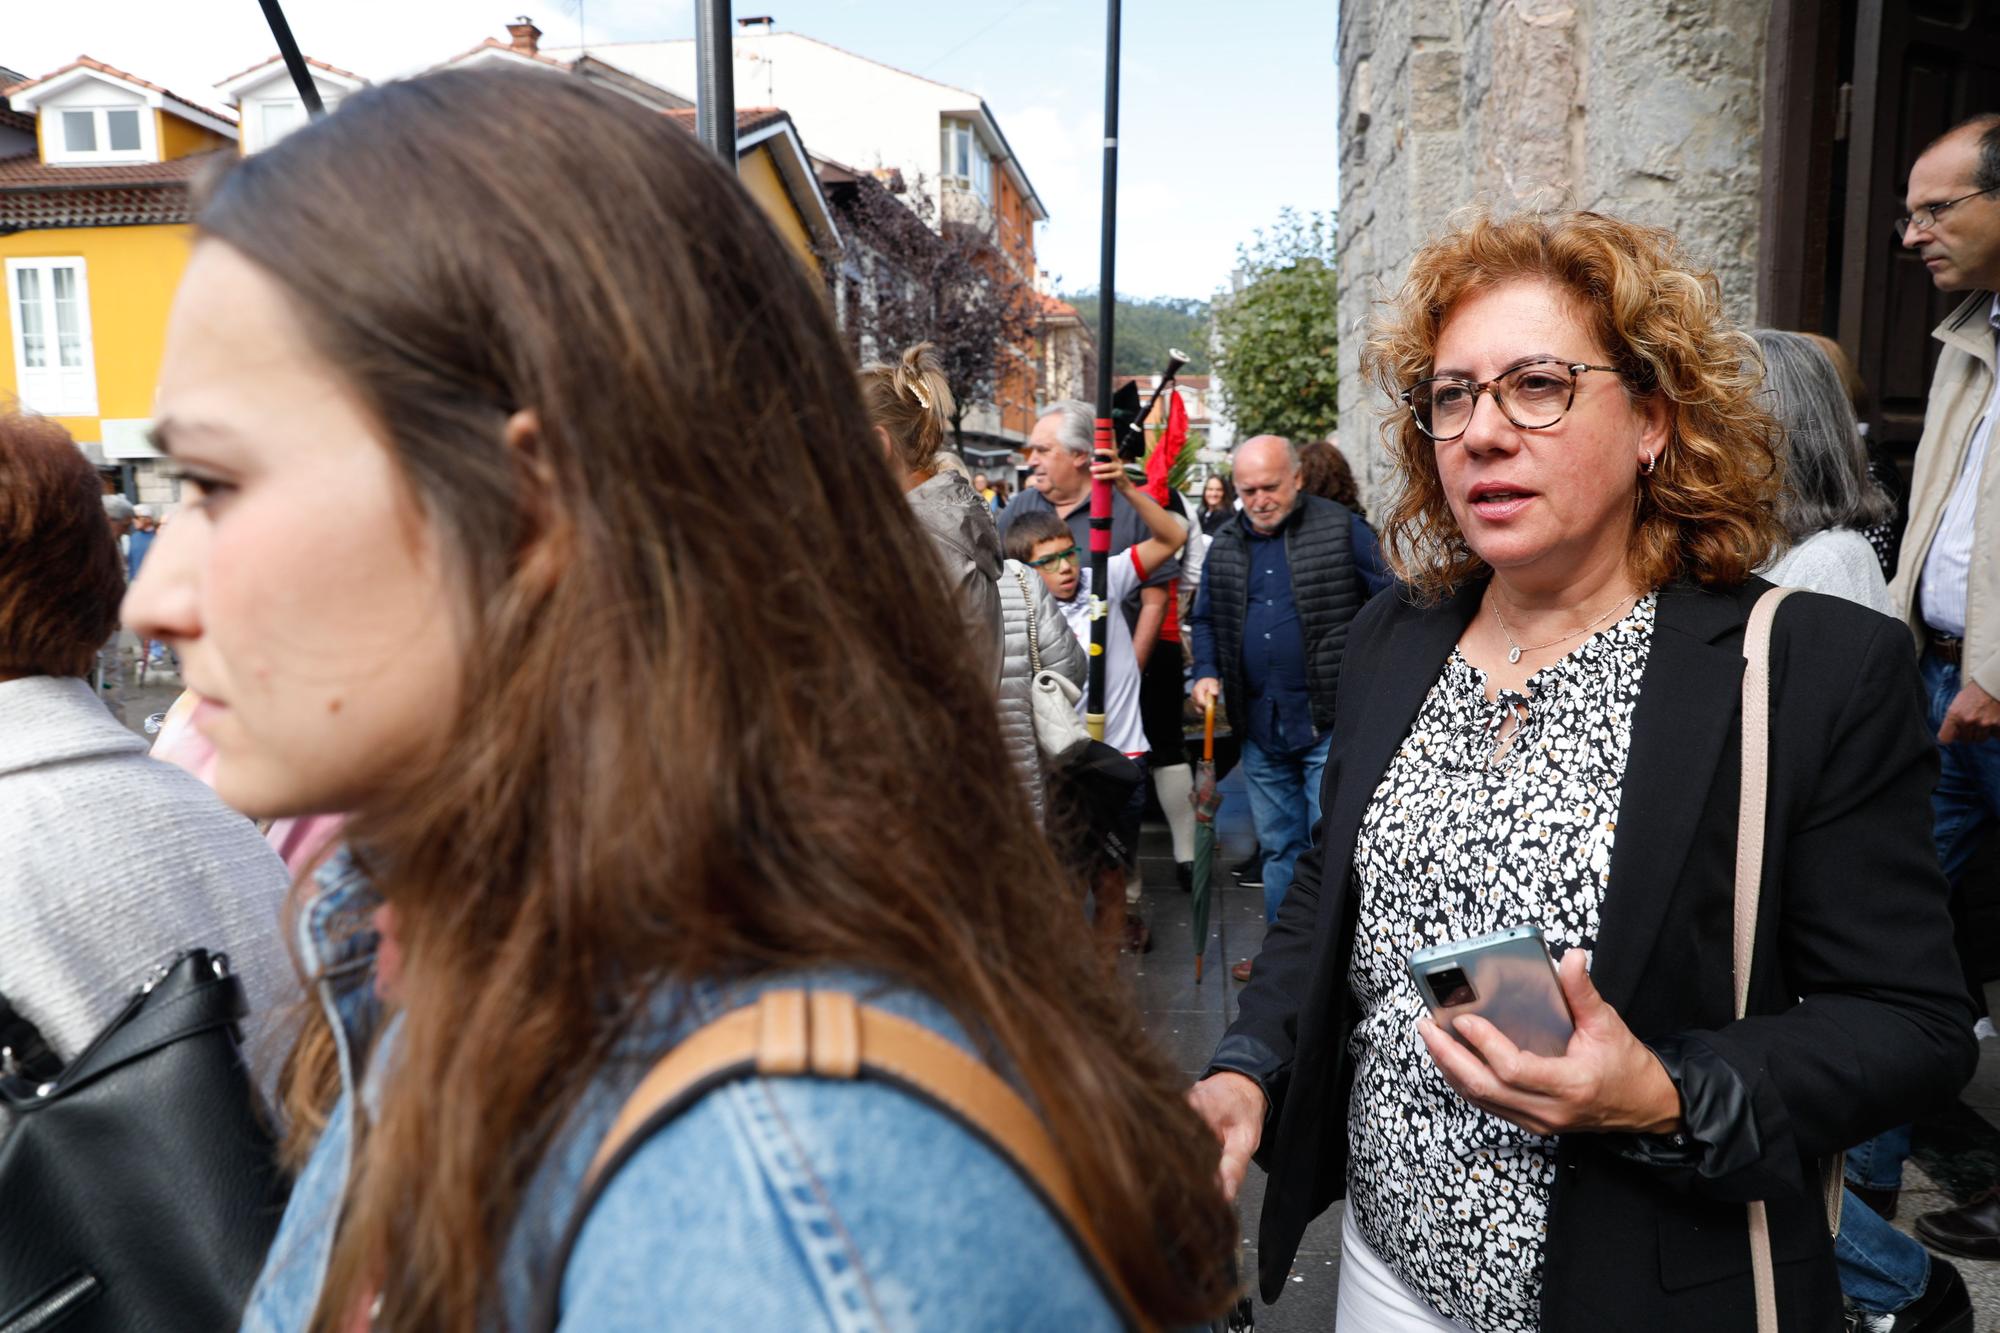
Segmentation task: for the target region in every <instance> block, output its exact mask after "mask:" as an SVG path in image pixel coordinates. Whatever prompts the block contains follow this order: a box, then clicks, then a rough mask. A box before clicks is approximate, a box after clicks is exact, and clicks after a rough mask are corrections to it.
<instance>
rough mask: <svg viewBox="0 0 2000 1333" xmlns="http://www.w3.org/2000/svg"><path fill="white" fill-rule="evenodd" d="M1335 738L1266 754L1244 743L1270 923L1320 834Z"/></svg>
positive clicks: (1265, 915)
mask: <svg viewBox="0 0 2000 1333" xmlns="http://www.w3.org/2000/svg"><path fill="white" fill-rule="evenodd" d="M1332 743H1333V736H1332V734H1331V733H1329V734H1327V735H1325V736H1321V737H1320V738H1319V739H1318V740H1317V741H1314V742H1313V743H1312V744H1311V745H1308V746H1306V747H1305V748H1304V749H1302V750H1266V749H1265V748H1264V747H1263V746H1261V745H1259V744H1257V743H1256V742H1255V741H1252V740H1245V741H1244V742H1243V776H1244V777H1245V778H1247V779H1248V780H1249V784H1250V821H1251V822H1252V823H1253V824H1255V825H1256V826H1257V842H1258V844H1259V845H1260V846H1262V847H1263V849H1264V921H1265V924H1267V925H1268V924H1270V923H1271V922H1273V921H1276V920H1277V919H1278V904H1280V903H1282V902H1284V901H1285V894H1286V892H1287V891H1288V890H1289V889H1290V888H1291V887H1292V869H1293V867H1294V866H1296V865H1297V864H1298V861H1299V857H1300V855H1301V854H1303V853H1304V852H1305V850H1306V848H1308V847H1310V846H1312V840H1313V837H1314V836H1315V835H1316V834H1317V832H1318V831H1319V786H1320V778H1321V777H1322V776H1323V775H1324V774H1325V772H1326V752H1327V747H1328V746H1330V745H1332Z"/></svg>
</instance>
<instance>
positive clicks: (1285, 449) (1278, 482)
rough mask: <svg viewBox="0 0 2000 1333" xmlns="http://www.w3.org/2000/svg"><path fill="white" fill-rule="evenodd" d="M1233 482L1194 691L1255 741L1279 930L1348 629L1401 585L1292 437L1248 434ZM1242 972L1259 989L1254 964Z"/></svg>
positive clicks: (1315, 812) (1250, 774) (1212, 556)
mask: <svg viewBox="0 0 2000 1333" xmlns="http://www.w3.org/2000/svg"><path fill="white" fill-rule="evenodd" d="M1233 476H1234V478H1235V482H1236V494H1237V495H1238V497H1240V498H1241V500H1242V502H1243V510H1242V512H1241V513H1239V514H1238V515H1237V516H1236V518H1235V520H1234V521H1232V522H1228V523H1224V524H1223V525H1222V526H1221V527H1219V528H1217V529H1216V531H1215V534H1214V537H1213V539H1212V540H1211V542H1210V545H1209V548H1208V554H1207V557H1206V563H1205V566H1204V568H1203V572H1202V580H1201V591H1200V593H1198V594H1197V595H1196V597H1195V603H1194V611H1193V613H1192V614H1191V615H1190V616H1189V617H1188V625H1189V628H1190V629H1191V630H1192V631H1193V634H1194V675H1195V682H1194V689H1193V691H1192V693H1193V697H1194V702H1195V706H1196V707H1198V708H1205V707H1206V706H1207V705H1208V703H1209V701H1210V700H1212V699H1214V698H1215V697H1216V696H1217V695H1218V694H1220V695H1221V696H1222V700H1223V703H1224V705H1225V706H1226V707H1227V709H1228V712H1229V724H1230V726H1231V728H1232V729H1233V730H1234V731H1235V733H1236V735H1237V736H1238V737H1239V738H1240V739H1241V740H1242V743H1243V772H1244V776H1245V777H1246V778H1247V779H1248V781H1249V785H1250V817H1251V820H1252V821H1253V822H1254V823H1255V824H1256V826H1257V841H1258V842H1259V844H1261V845H1262V846H1263V848H1264V856H1265V860H1264V919H1265V921H1266V922H1270V921H1274V920H1276V919H1277V916H1278V904H1279V903H1281V902H1283V901H1284V899H1285V892H1286V890H1288V889H1290V888H1291V886H1292V867H1293V866H1294V865H1295V864H1296V863H1297V862H1298V859H1299V855H1300V853H1302V852H1304V851H1305V849H1306V848H1307V847H1309V846H1310V845H1311V843H1312V837H1313V832H1314V830H1315V829H1316V828H1317V827H1318V826H1319V788H1320V775H1321V773H1322V772H1323V771H1324V770H1325V768H1326V750H1327V743H1328V741H1329V740H1330V739H1331V732H1332V729H1333V702H1334V695H1335V693H1336V692H1337V691H1338V690H1339V688H1340V657H1341V651H1342V650H1343V649H1344V648H1345V647H1346V645H1347V625H1348V622H1349V621H1351V620H1353V619H1354V616H1355V613H1356V612H1358V611H1359V610H1360V609H1361V607H1362V605H1363V603H1365V602H1366V601H1367V600H1368V599H1369V597H1371V596H1373V595H1374V594H1375V593H1376V592H1378V591H1380V590H1381V589H1383V588H1386V587H1387V586H1389V582H1390V578H1389V572H1388V570H1387V569H1385V568H1384V567H1383V564H1382V552H1381V549H1380V547H1379V546H1378V545H1377V544H1376V541H1375V534H1374V532H1373V531H1372V530H1371V529H1370V528H1369V527H1368V524H1367V523H1366V522H1365V521H1363V520H1362V519H1361V517H1360V516H1359V515H1357V514H1355V513H1354V512H1353V511H1352V510H1350V509H1348V508H1347V507H1346V506H1345V505H1339V504H1335V503H1334V502H1333V501H1331V500H1322V499H1320V498H1319V497H1318V496H1316V495H1307V494H1304V493H1303V492H1301V491H1300V489H1299V454H1298V450H1297V449H1295V448H1294V447H1293V446H1292V443H1291V441H1290V440H1287V439H1285V438H1284V437H1282V436H1278V435H1259V436H1257V437H1255V438H1254V439H1249V440H1245V441H1244V442H1243V443H1242V444H1240V445H1238V446H1237V449H1236V456H1235V467H1234V470H1233ZM1233 974H1234V976H1235V977H1236V979H1237V980H1238V981H1248V980H1249V979H1250V964H1249V962H1248V961H1245V962H1241V963H1238V964H1237V965H1236V967H1235V968H1234V969H1233Z"/></svg>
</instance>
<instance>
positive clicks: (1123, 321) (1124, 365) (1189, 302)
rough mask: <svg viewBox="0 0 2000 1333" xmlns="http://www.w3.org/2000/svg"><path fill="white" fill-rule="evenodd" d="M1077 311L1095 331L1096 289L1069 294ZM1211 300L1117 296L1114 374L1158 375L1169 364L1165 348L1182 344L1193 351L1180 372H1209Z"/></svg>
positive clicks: (1188, 351) (1204, 373) (1199, 373)
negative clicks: (1136, 299)
mask: <svg viewBox="0 0 2000 1333" xmlns="http://www.w3.org/2000/svg"><path fill="white" fill-rule="evenodd" d="M1063 300H1065V301H1067V302H1069V303H1070V304H1071V305H1073V306H1075V307H1076V312H1077V314H1079V315H1081V316H1083V322H1084V323H1085V324H1086V325H1088V326H1089V328H1090V331H1091V333H1092V334H1095V333H1096V332H1097V293H1096V292H1085V293H1080V294H1077V295H1072V296H1065V297H1063ZM1208 323H1209V319H1208V302H1206V301H1196V300H1194V299H1192V298H1190V297H1182V296H1162V297H1159V298H1157V299H1155V300H1151V301H1135V300H1133V299H1132V298H1131V297H1129V296H1121V297H1119V298H1118V309H1117V311H1116V327H1115V328H1114V329H1113V332H1112V336H1113V339H1114V341H1115V342H1116V343H1117V348H1116V350H1115V352H1114V353H1113V355H1112V358H1111V373H1112V374H1114V375H1157V374H1159V373H1160V372H1161V371H1162V370H1164V369H1166V365H1167V349H1168V348H1169V347H1178V348H1180V350H1182V351H1183V352H1186V353H1188V354H1189V356H1190V358H1191V359H1190V360H1189V361H1188V363H1187V368H1186V370H1185V371H1183V372H1182V373H1184V374H1188V375H1206V374H1208V373H1209V365H1208Z"/></svg>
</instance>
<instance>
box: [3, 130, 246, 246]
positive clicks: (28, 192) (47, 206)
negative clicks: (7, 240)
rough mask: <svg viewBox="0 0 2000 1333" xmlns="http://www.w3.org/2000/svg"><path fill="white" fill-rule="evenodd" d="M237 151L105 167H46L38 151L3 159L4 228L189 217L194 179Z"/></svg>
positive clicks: (135, 223)
mask: <svg viewBox="0 0 2000 1333" xmlns="http://www.w3.org/2000/svg"><path fill="white" fill-rule="evenodd" d="M235 153H236V150H235V149H233V148H218V149H215V150H213V151H211V152H207V153H197V154H195V155H194V156H192V157H177V158H174V159H173V160H172V161H170V162H133V163H128V164H123V165H118V166H105V167H51V166H45V165H43V164H42V163H41V162H40V161H39V160H37V159H36V158H35V156H34V155H33V154H24V155H22V156H20V157H9V158H0V232H10V231H26V230H34V229H40V228H47V227H129V226H139V225H145V224H149V223H165V222H186V221H188V219H189V217H190V215H191V208H190V203H189V197H188V185H189V182H191V181H192V180H193V179H194V178H195V177H196V176H197V175H199V174H200V173H201V171H202V170H203V169H204V168H205V167H207V166H208V165H209V164H210V163H211V162H214V161H216V160H218V159H220V158H224V157H234V156H235Z"/></svg>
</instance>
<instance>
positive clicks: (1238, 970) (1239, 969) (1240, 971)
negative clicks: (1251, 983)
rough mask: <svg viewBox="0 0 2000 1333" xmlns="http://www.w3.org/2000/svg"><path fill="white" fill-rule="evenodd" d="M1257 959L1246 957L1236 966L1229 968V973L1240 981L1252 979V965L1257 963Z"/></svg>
mask: <svg viewBox="0 0 2000 1333" xmlns="http://www.w3.org/2000/svg"><path fill="white" fill-rule="evenodd" d="M1255 961H1256V960H1255V959H1251V958H1245V959H1244V960H1243V961H1242V962H1240V963H1238V964H1237V965H1236V966H1235V967H1232V968H1230V969H1229V975H1230V976H1232V977H1235V978H1236V979H1237V980H1238V981H1248V980H1250V969H1251V966H1252V965H1253V964H1254V963H1255Z"/></svg>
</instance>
